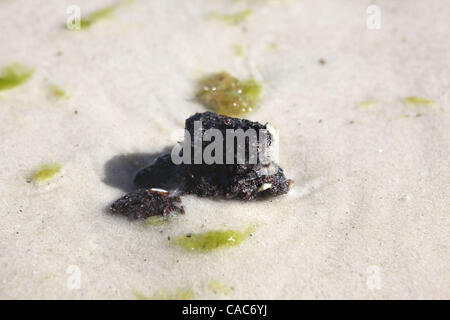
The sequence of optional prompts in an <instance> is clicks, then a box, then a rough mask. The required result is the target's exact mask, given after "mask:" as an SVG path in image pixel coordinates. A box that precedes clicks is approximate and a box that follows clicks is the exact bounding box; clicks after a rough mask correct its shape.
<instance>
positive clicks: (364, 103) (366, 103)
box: [359, 100, 378, 108]
mask: <svg viewBox="0 0 450 320" xmlns="http://www.w3.org/2000/svg"><path fill="white" fill-rule="evenodd" d="M377 102H378V101H377V100H366V101H361V102H360V103H359V106H360V107H362V108H370V107H371V106H373V105H374V104H376V103H377Z"/></svg>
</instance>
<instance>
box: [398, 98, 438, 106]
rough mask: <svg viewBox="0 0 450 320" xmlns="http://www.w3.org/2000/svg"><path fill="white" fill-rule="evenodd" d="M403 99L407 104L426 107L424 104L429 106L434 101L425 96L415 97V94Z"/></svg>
mask: <svg viewBox="0 0 450 320" xmlns="http://www.w3.org/2000/svg"><path fill="white" fill-rule="evenodd" d="M403 101H404V102H405V103H407V104H410V105H414V106H418V107H426V106H429V105H431V104H433V103H434V101H432V100H429V99H426V98H421V97H416V96H410V97H406V98H404V99H403Z"/></svg>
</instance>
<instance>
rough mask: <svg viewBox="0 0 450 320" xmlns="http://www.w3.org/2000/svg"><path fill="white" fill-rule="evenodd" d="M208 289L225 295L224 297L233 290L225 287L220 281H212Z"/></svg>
mask: <svg viewBox="0 0 450 320" xmlns="http://www.w3.org/2000/svg"><path fill="white" fill-rule="evenodd" d="M208 288H209V289H210V290H212V291H214V292H215V293H219V294H223V295H228V294H230V292H231V288H230V287H228V286H226V285H224V284H223V283H220V282H219V281H214V280H212V281H210V282H209V284H208Z"/></svg>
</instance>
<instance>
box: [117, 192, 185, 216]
mask: <svg viewBox="0 0 450 320" xmlns="http://www.w3.org/2000/svg"><path fill="white" fill-rule="evenodd" d="M180 202H181V199H180V197H178V196H170V195H169V192H167V191H165V190H160V189H138V190H136V191H133V192H130V193H128V194H126V195H125V196H123V197H122V198H120V199H119V200H116V201H115V202H114V203H113V204H112V206H111V208H110V210H111V212H112V213H119V214H122V215H124V216H127V217H129V218H132V219H146V218H148V217H150V216H157V215H163V216H166V215H168V214H169V213H170V212H172V211H173V212H178V213H184V208H183V206H178V203H180Z"/></svg>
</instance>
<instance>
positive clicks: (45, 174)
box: [32, 163, 62, 182]
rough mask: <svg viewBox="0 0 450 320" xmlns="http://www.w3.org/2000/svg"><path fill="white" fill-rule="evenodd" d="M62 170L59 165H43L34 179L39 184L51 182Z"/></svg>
mask: <svg viewBox="0 0 450 320" xmlns="http://www.w3.org/2000/svg"><path fill="white" fill-rule="evenodd" d="M61 168H62V165H61V164H57V163H53V164H46V165H43V166H42V167H40V168H39V170H37V171H36V172H35V173H33V176H32V179H33V180H34V181H38V182H40V181H45V180H49V179H51V178H53V177H54V176H55V175H56V174H58V173H59V172H60V171H61Z"/></svg>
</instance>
